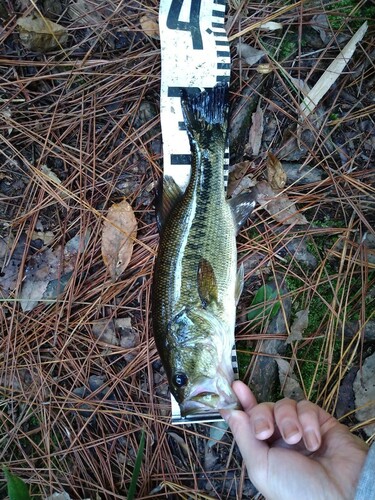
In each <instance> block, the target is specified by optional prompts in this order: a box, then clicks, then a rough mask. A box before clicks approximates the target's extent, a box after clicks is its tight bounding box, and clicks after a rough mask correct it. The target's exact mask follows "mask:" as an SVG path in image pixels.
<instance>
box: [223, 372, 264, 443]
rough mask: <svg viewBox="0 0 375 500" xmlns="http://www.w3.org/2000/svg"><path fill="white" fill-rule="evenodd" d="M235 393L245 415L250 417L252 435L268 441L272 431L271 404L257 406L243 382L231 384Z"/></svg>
mask: <svg viewBox="0 0 375 500" xmlns="http://www.w3.org/2000/svg"><path fill="white" fill-rule="evenodd" d="M232 387H233V390H234V392H235V393H236V395H237V397H238V399H239V401H240V403H241V405H242V408H243V409H244V411H245V413H246V414H247V415H249V416H250V418H251V424H252V426H253V432H254V435H255V436H256V437H257V439H268V438H269V437H270V436H272V434H273V431H274V425H273V422H274V419H273V412H272V406H273V404H272V403H262V404H259V405H258V404H257V401H256V399H255V396H254V394H253V393H252V392H251V390H250V389H249V387H248V386H247V385H245V384H244V383H243V382H241V381H239V380H237V381H236V382H234V383H233V386H232Z"/></svg>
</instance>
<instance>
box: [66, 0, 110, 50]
mask: <svg viewBox="0 0 375 500" xmlns="http://www.w3.org/2000/svg"><path fill="white" fill-rule="evenodd" d="M68 3H69V8H68V16H69V17H70V19H71V20H72V21H73V23H72V25H73V26H74V28H79V29H84V30H85V31H86V33H88V35H89V36H87V37H86V42H88V43H89V44H90V45H91V46H92V45H94V44H95V43H97V40H98V39H100V40H105V42H106V43H107V44H108V45H109V46H110V47H112V48H114V47H115V38H114V36H113V35H112V34H111V32H110V30H108V29H103V28H104V27H105V26H106V24H108V20H109V19H112V17H113V9H111V2H107V0H74V1H72V2H68ZM92 34H94V36H92Z"/></svg>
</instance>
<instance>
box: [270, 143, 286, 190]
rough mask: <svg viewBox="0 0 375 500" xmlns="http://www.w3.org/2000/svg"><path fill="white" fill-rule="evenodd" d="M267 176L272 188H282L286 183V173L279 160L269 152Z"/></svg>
mask: <svg viewBox="0 0 375 500" xmlns="http://www.w3.org/2000/svg"><path fill="white" fill-rule="evenodd" d="M267 177H268V182H269V184H270V186H271V188H272V189H275V190H276V191H277V190H278V189H284V187H285V184H286V173H285V171H284V169H283V166H282V165H281V161H280V160H279V159H278V158H277V157H276V156H275V155H274V154H273V153H271V152H268V161H267Z"/></svg>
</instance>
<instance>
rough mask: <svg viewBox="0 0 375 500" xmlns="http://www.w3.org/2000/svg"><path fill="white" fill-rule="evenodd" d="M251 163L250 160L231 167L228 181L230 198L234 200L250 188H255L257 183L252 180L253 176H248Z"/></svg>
mask: <svg viewBox="0 0 375 500" xmlns="http://www.w3.org/2000/svg"><path fill="white" fill-rule="evenodd" d="M250 165H251V162H250V161H248V160H245V161H241V162H239V163H236V164H235V165H233V167H230V172H229V179H228V189H227V193H228V197H229V198H230V197H232V198H234V197H235V196H237V195H238V194H241V193H242V192H244V191H248V190H249V188H251V187H253V186H255V184H256V181H255V180H254V179H253V178H252V175H251V174H246V172H247V170H248V168H249V166H250Z"/></svg>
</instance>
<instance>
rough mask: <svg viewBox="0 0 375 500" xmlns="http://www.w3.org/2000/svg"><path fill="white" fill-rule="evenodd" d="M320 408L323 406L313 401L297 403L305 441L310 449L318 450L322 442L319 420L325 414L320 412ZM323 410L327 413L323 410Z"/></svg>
mask: <svg viewBox="0 0 375 500" xmlns="http://www.w3.org/2000/svg"><path fill="white" fill-rule="evenodd" d="M320 410H321V408H319V407H318V406H317V405H315V404H314V403H311V401H300V402H299V403H298V404H297V414H298V420H299V422H300V424H301V427H302V434H303V441H304V443H305V446H306V448H307V449H308V450H309V451H316V450H318V449H319V448H320V445H321V443H322V436H321V431H320V423H319V420H320V418H321V419H322V417H325V416H324V415H322V414H321V413H320ZM321 411H322V412H323V413H326V412H324V411H323V410H321ZM327 415H328V414H327ZM319 417H320V418H319ZM328 417H329V415H328ZM322 421H323V420H322Z"/></svg>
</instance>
